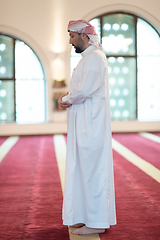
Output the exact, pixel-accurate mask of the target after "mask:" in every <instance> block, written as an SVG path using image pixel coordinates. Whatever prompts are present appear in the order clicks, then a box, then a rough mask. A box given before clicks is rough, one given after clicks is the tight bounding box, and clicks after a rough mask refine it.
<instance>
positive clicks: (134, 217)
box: [0, 134, 160, 240]
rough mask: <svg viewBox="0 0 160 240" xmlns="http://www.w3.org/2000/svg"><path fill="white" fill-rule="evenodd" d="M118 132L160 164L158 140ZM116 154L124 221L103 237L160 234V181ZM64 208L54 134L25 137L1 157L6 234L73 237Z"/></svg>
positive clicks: (3, 238) (7, 237)
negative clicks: (70, 235)
mask: <svg viewBox="0 0 160 240" xmlns="http://www.w3.org/2000/svg"><path fill="white" fill-rule="evenodd" d="M113 137H114V138H115V139H116V140H118V141H119V142H121V143H122V144H123V145H125V146H126V147H128V148H129V149H131V150H132V151H133V152H135V153H136V154H137V155H139V156H140V157H142V158H143V159H145V160H147V161H149V162H151V163H152V164H153V165H155V166H156V167H159V163H158V162H159V159H160V157H159V156H160V147H159V144H158V143H154V142H152V141H151V140H148V139H145V138H143V137H141V136H139V135H137V134H114V135H113ZM2 140H4V139H2ZM2 140H1V138H0V142H2ZM66 140H67V138H66ZM158 147H159V148H158ZM113 156H114V170H115V190H116V208H117V221H118V223H117V225H115V226H112V227H111V228H110V229H108V230H106V232H105V233H104V234H101V235H100V238H101V240H125V239H126V240H128V239H131V240H158V239H160V188H159V184H158V182H156V181H155V180H154V179H152V178H151V177H149V176H148V175H147V174H145V173H144V172H142V171H141V170H140V169H138V168H137V167H136V166H134V165H133V164H131V163H130V162H128V161H127V160H125V159H124V158H123V157H122V156H120V155H119V154H118V153H117V152H115V151H114V152H113ZM61 208H62V191H61V185H60V180H59V174H58V169H57V163H56V157H55V152H54V146H53V137H52V136H34V137H20V139H19V141H18V142H17V143H16V144H15V145H14V147H13V148H12V149H11V150H10V152H9V153H8V154H7V155H6V157H5V158H4V159H3V160H2V162H1V163H0V226H1V230H0V240H51V239H52V240H68V239H69V235H68V228H67V227H65V226H63V225H62V220H61V212H62V211H61Z"/></svg>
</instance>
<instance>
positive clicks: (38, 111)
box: [16, 79, 45, 123]
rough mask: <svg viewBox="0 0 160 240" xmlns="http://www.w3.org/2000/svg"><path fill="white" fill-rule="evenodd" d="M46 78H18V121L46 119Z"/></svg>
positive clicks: (26, 121)
mask: <svg viewBox="0 0 160 240" xmlns="http://www.w3.org/2000/svg"><path fill="white" fill-rule="evenodd" d="M44 88H45V86H44V80H42V79H38V80H32V79H27V80H24V79H23V80H22V79H18V80H16V119H17V122H18V123H39V122H44V121H45V92H44Z"/></svg>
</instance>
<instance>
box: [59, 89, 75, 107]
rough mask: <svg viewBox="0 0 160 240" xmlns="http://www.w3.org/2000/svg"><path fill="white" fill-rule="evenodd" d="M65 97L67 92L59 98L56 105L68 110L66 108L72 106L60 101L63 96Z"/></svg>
mask: <svg viewBox="0 0 160 240" xmlns="http://www.w3.org/2000/svg"><path fill="white" fill-rule="evenodd" d="M67 95H68V92H67V93H66V94H64V95H62V96H60V98H59V100H58V104H59V105H60V107H61V108H68V107H71V106H72V104H68V103H66V102H63V101H62V98H63V97H64V96H67Z"/></svg>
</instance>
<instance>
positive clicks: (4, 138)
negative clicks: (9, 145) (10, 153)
mask: <svg viewBox="0 0 160 240" xmlns="http://www.w3.org/2000/svg"><path fill="white" fill-rule="evenodd" d="M7 138H8V137H0V146H1V145H2V143H3V142H4V141H6V139H7Z"/></svg>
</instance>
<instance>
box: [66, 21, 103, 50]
mask: <svg viewBox="0 0 160 240" xmlns="http://www.w3.org/2000/svg"><path fill="white" fill-rule="evenodd" d="M68 31H69V32H77V33H84V34H86V35H87V36H88V37H89V42H88V43H89V44H91V45H93V46H95V47H96V48H99V49H100V50H102V51H103V47H102V45H101V44H100V42H99V37H98V35H97V33H96V30H95V28H94V26H92V25H91V24H90V23H89V22H87V21H85V20H77V21H70V22H69V24H68Z"/></svg>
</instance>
